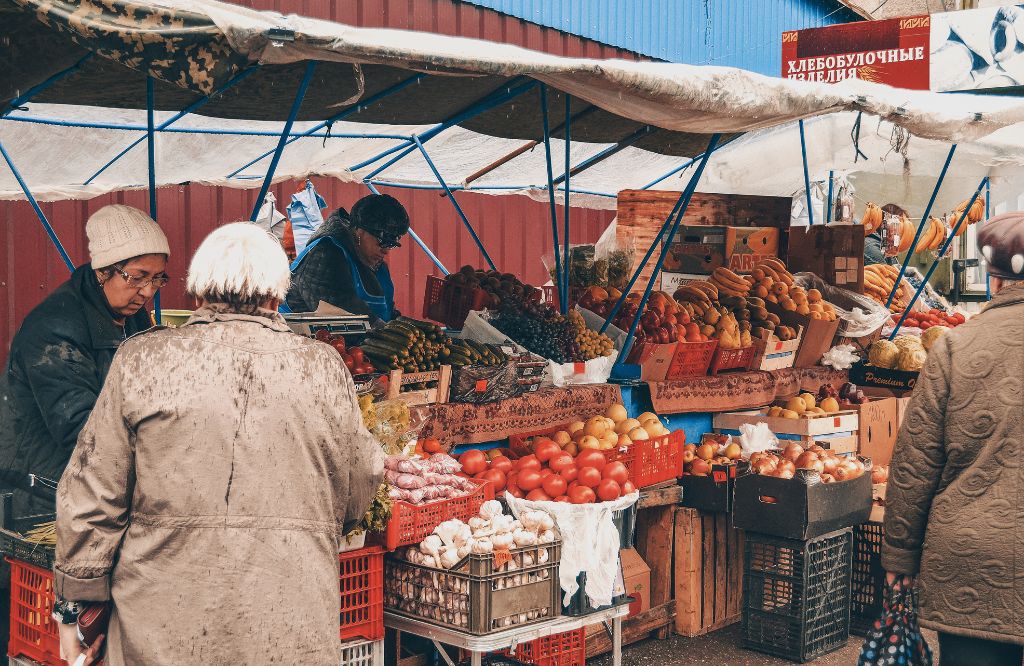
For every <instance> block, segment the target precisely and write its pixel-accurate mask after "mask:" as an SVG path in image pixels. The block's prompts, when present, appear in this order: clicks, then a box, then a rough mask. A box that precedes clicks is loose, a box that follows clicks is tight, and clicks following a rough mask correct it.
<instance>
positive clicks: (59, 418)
mask: <svg viewBox="0 0 1024 666" xmlns="http://www.w3.org/2000/svg"><path fill="white" fill-rule="evenodd" d="M149 327H150V319H149V314H148V313H147V312H146V310H145V309H143V310H140V311H139V312H138V313H136V314H135V315H133V316H131V317H129V318H128V319H127V320H126V321H125V326H124V328H121V327H120V326H118V325H117V324H115V323H114V320H113V315H112V314H111V312H110V310H109V308H108V307H107V303H106V299H104V297H103V292H102V290H101V288H100V285H99V282H98V281H97V279H96V274H95V272H94V271H93V269H92V267H91V266H89V265H88V264H87V265H85V266H82V267H80V268H78V269H77V270H76V271H75V272H74V273H73V274H72V276H71V279H70V280H68V281H67V282H65V283H64V284H62V285H61V286H60V287H58V288H57V290H56V291H54V292H53V293H52V294H50V295H49V296H48V297H47V298H46V300H44V301H43V302H42V303H40V304H39V305H38V306H36V308H35V309H34V310H32V312H30V313H29V315H28V317H26V318H25V321H24V322H23V323H22V325H21V329H20V330H19V331H18V333H17V334H16V335H15V336H14V341H13V342H12V343H11V350H10V354H9V355H8V357H7V366H6V369H5V372H4V374H3V377H0V486H2V487H4V488H6V489H8V490H11V489H13V490H14V491H15V511H16V513H22V512H25V511H27V510H29V509H30V508H31V509H32V510H39V509H48V510H51V511H52V504H50V505H49V506H48V507H47V503H45V502H39V501H33V502H29V495H28V493H26V492H25V491H23V490H20V489H19V486H21V485H22V484H25V483H27V476H28V474H29V473H33V474H38V475H41V476H44V477H48V478H50V479H54V480H57V479H60V476H61V474H62V473H63V471H64V467H65V466H66V465H67V463H68V460H69V459H70V457H71V452H72V450H74V448H75V443H76V441H77V440H78V432H79V431H80V430H81V429H82V426H84V425H85V421H86V419H88V418H89V414H90V413H91V412H92V408H93V406H94V405H95V404H96V398H97V396H99V393H100V389H101V388H102V387H103V380H104V379H105V378H106V376H107V371H108V370H109V369H110V363H111V361H112V360H113V358H114V352H116V351H117V348H118V346H119V345H120V344H121V342H123V341H124V339H125V338H126V337H128V336H131V335H134V334H135V333H138V332H140V331H144V330H146V329H147V328H149ZM158 379H159V378H157V377H154V378H153V381H158Z"/></svg>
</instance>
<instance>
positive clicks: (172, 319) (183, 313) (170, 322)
mask: <svg viewBox="0 0 1024 666" xmlns="http://www.w3.org/2000/svg"><path fill="white" fill-rule="evenodd" d="M191 316H192V310H161V311H160V320H161V322H162V323H163V325H164V326H171V327H173V328H176V327H178V326H181V325H182V324H184V323H185V322H186V321H188V318H189V317H191ZM152 317H153V321H156V314H153V315H152Z"/></svg>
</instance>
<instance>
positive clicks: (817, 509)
mask: <svg viewBox="0 0 1024 666" xmlns="http://www.w3.org/2000/svg"><path fill="white" fill-rule="evenodd" d="M807 472H808V471H807V470H797V475H796V476H795V477H793V478H792V479H780V478H778V477H774V476H764V475H762V474H744V475H742V476H738V477H736V484H735V488H736V489H735V497H734V499H733V524H734V525H735V526H736V527H738V528H740V529H745V530H750V531H752V532H760V533H761V534H771V535H774V536H779V537H783V538H785V539H800V540H806V539H813V538H814V537H816V536H821V535H822V534H827V533H829V532H834V531H836V530H841V529H843V528H845V527H850V526H852V525H859V524H860V523H863V522H864V521H866V520H867V519H868V518H869V517H870V515H871V506H872V503H871V474H869V473H864V474H862V475H860V476H858V477H857V478H856V479H851V480H849V481H841V482H837V483H814V484H812V485H808V484H807V483H806V482H805V480H804V478H805V475H806V474H807ZM813 476H814V477H817V474H816V473H814V474H813Z"/></svg>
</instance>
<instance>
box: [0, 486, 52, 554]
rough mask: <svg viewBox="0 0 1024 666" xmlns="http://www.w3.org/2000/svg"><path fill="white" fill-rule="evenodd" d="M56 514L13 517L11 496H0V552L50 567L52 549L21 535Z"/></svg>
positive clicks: (7, 494)
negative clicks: (27, 539)
mask: <svg viewBox="0 0 1024 666" xmlns="http://www.w3.org/2000/svg"><path fill="white" fill-rule="evenodd" d="M55 518H56V514H53V513H45V514H39V515H33V516H21V517H17V518H15V517H14V502H13V496H12V495H10V494H9V493H6V494H4V495H2V496H0V553H2V554H3V555H6V556H8V557H12V558H14V559H16V560H21V561H23V562H28V563H29V564H34V565H35V566H37V567H39V568H41V569H47V570H49V569H52V568H53V559H54V549H53V547H52V546H43V545H40V544H37V543H31V542H30V541H26V540H25V537H24V536H22V535H23V534H24V533H25V532H28V531H29V530H31V529H32V528H34V527H37V526H38V525H40V524H41V523H46V522H50V521H52V520H54V519H55Z"/></svg>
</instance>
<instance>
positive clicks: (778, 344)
mask: <svg viewBox="0 0 1024 666" xmlns="http://www.w3.org/2000/svg"><path fill="white" fill-rule="evenodd" d="M780 349H782V342H781V341H779V342H776V343H775V351H779V350H780Z"/></svg>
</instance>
